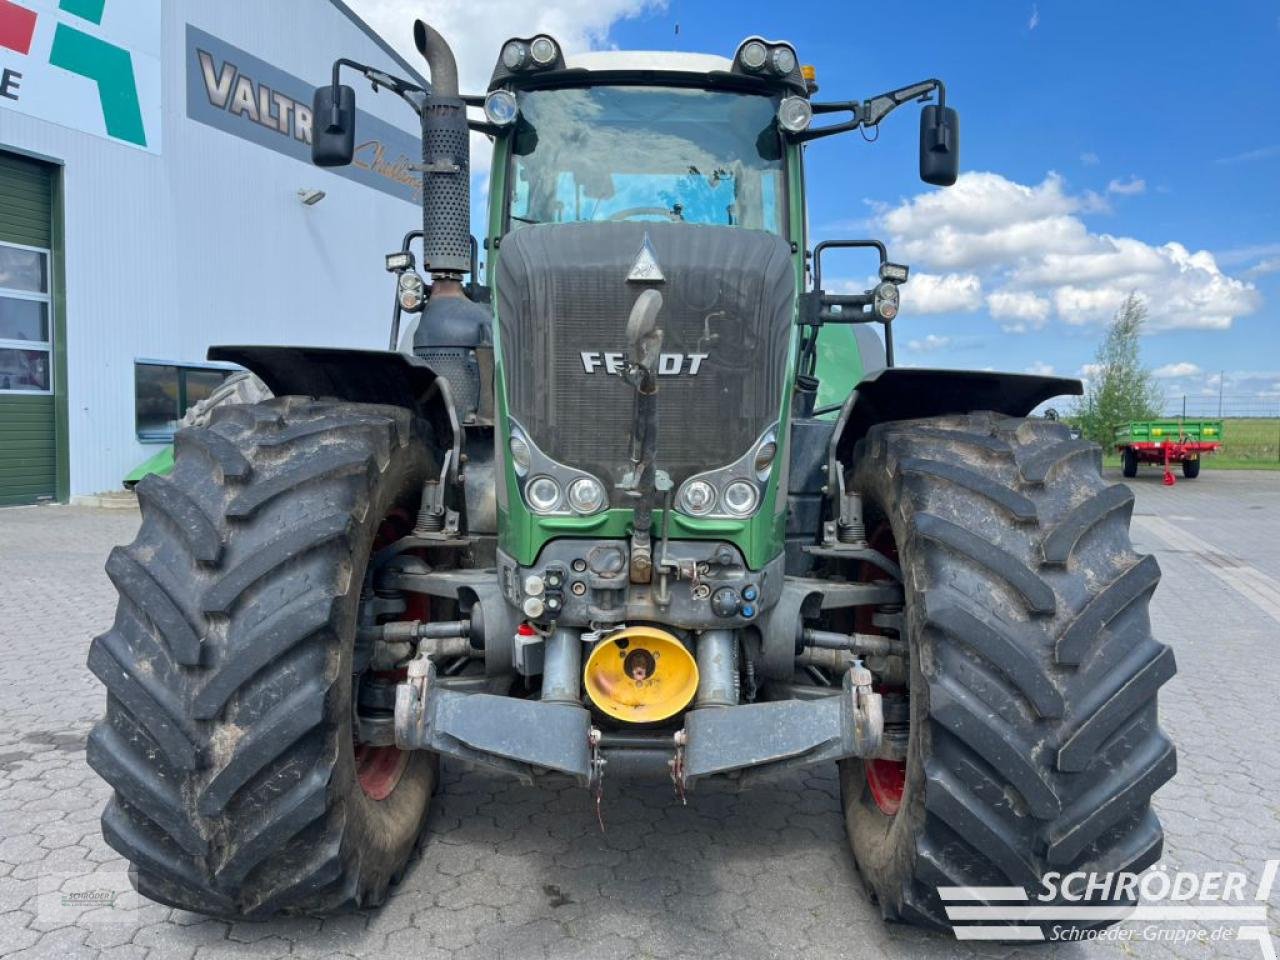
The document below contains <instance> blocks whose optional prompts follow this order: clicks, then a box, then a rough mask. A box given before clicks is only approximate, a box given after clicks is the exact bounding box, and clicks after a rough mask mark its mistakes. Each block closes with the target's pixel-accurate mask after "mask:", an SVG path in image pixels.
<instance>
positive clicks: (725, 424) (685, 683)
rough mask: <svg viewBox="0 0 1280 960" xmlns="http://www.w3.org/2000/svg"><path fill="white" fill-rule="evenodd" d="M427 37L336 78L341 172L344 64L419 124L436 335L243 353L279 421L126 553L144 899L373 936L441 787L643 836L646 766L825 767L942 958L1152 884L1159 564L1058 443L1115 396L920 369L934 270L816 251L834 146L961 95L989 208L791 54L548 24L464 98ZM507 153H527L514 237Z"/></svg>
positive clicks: (130, 838) (729, 773)
mask: <svg viewBox="0 0 1280 960" xmlns="http://www.w3.org/2000/svg"><path fill="white" fill-rule="evenodd" d="M414 34H415V39H416V44H417V48H418V50H419V51H420V52H421V53H422V55H423V57H424V59H425V62H426V65H427V67H428V70H427V73H428V74H429V79H430V82H429V86H428V87H424V86H422V85H421V84H415V83H411V82H408V81H406V80H403V79H400V78H397V77H393V76H389V75H387V74H386V73H383V72H380V71H377V70H375V69H373V68H371V67H368V66H364V65H361V64H358V63H354V62H352V61H349V60H340V61H338V62H337V63H336V64H335V65H334V69H333V82H332V84H331V85H330V84H325V85H323V86H321V87H320V88H319V90H318V91H317V93H316V97H315V105H314V106H315V110H314V115H315V133H314V138H313V144H312V148H313V159H314V161H315V162H316V163H317V164H319V165H321V166H325V167H332V166H337V165H341V164H345V163H349V162H350V161H351V159H352V155H353V148H354V144H355V143H356V137H357V134H356V130H355V126H356V116H357V114H356V109H355V94H354V92H353V89H352V88H351V87H350V86H347V85H343V84H342V83H341V82H340V81H341V79H342V77H341V74H342V73H343V72H344V71H345V72H347V73H348V74H352V75H359V76H363V77H364V78H365V79H366V80H368V81H370V82H372V84H373V87H374V90H375V91H377V90H385V91H390V92H391V93H393V94H395V95H398V96H399V97H400V98H401V99H403V100H404V101H405V102H406V103H407V104H408V105H409V107H410V108H412V109H413V110H415V111H416V112H417V114H418V115H419V116H420V117H421V123H422V162H421V164H420V165H417V164H415V166H414V172H415V174H417V175H420V176H421V181H422V208H423V222H422V231H421V239H422V262H421V264H417V263H415V257H414V255H413V253H411V252H410V251H409V243H408V241H406V244H405V245H404V248H403V249H401V250H400V251H398V252H396V253H393V254H391V255H390V256H389V257H388V259H387V268H388V270H390V271H392V272H393V273H394V275H395V277H396V280H395V282H396V286H397V301H398V303H397V310H396V317H395V324H394V325H395V326H396V327H399V326H400V320H401V318H402V316H407V317H411V318H413V320H415V321H416V325H413V329H412V330H411V331H410V330H408V329H407V328H408V327H409V326H410V325H411V324H405V325H404V326H405V327H406V329H405V330H403V331H401V330H399V329H395V330H393V331H392V333H391V341H390V347H391V349H389V350H386V351H360V350H345V349H326V348H322V347H311V346H303V347H284V346H222V347H215V348H213V349H211V350H210V353H209V356H210V357H211V358H214V359H217V360H223V361H233V362H235V363H238V364H240V365H242V366H243V367H245V368H246V369H248V370H251V371H253V372H254V373H255V374H257V375H258V376H259V377H261V379H262V380H263V381H265V383H266V385H267V386H268V387H269V388H270V389H271V391H272V393H273V394H274V397H273V398H271V399H268V400H266V401H264V402H261V403H256V404H239V405H229V406H225V407H222V408H220V409H218V410H216V411H215V412H214V413H213V415H212V417H211V419H210V422H209V423H208V424H207V425H204V426H198V427H193V428H190V429H186V430H182V431H181V432H179V433H178V435H177V439H176V466H175V469H174V471H173V473H172V475H171V476H170V477H169V478H161V477H156V476H150V477H147V478H146V479H145V480H143V481H142V482H140V483H139V484H138V486H137V494H138V499H139V501H140V503H141V507H142V525H141V529H140V532H139V533H138V536H137V539H136V540H134V542H133V543H132V544H130V545H129V546H126V547H120V548H117V549H116V550H115V551H113V552H112V554H111V555H110V558H109V559H108V561H107V572H108V574H109V575H110V577H111V579H112V581H113V582H114V584H115V585H116V587H117V588H118V590H119V593H120V604H119V608H118V610H117V613H116V618H115V621H114V624H113V625H112V627H111V629H110V630H108V631H107V632H106V633H104V634H103V635H102V636H100V637H98V638H97V639H96V640H95V641H94V643H93V646H92V652H91V654H90V659H89V665H90V667H91V669H92V670H93V672H94V673H95V674H96V675H97V676H98V677H99V679H100V680H101V681H102V682H103V683H104V684H105V685H106V688H107V693H108V697H107V713H106V719H105V720H103V721H102V722H101V723H99V724H98V725H97V727H96V728H95V729H94V731H93V733H92V736H91V737H90V740H89V747H88V757H89V762H90V763H91V764H92V765H93V767H94V769H96V770H97V771H98V772H99V773H100V774H101V775H102V776H103V777H105V778H106V780H107V781H109V782H110V784H111V785H112V787H114V795H113V797H112V799H111V801H110V802H109V803H108V804H107V807H106V809H105V812H104V813H103V817H102V826H103V832H104V834H105V836H106V839H107V841H108V842H109V843H110V844H111V846H113V847H114V848H115V849H116V850H118V851H119V852H120V853H121V854H123V855H124V856H125V857H126V858H128V860H129V861H131V862H132V865H133V868H132V876H133V879H134V883H135V884H136V886H137V888H138V890H140V891H141V892H142V893H143V894H145V895H146V896H148V897H150V898H152V899H153V900H157V901H160V902H162V903H166V904H172V905H175V906H178V907H182V908H185V909H189V910H195V911H199V912H202V913H208V914H214V915H227V916H251V917H258V916H265V915H270V914H273V913H277V912H282V911H283V912H321V911H330V910H335V909H339V908H343V907H349V906H356V905H358V906H371V905H376V904H378V903H379V902H381V901H382V900H383V899H384V898H385V897H386V895H387V892H388V888H389V887H390V886H391V885H392V884H393V883H395V882H396V880H397V878H398V877H399V876H400V874H401V873H402V871H403V870H404V869H405V867H406V863H407V861H408V860H409V857H410V855H411V853H412V852H413V850H414V848H415V844H416V842H417V841H418V840H419V835H420V833H422V832H423V830H424V823H425V821H426V815H427V809H428V804H429V802H430V799H431V796H432V793H433V790H434V788H435V785H436V782H437V770H438V763H439V758H440V757H442V756H443V757H448V758H450V759H451V760H455V761H463V762H465V764H467V765H477V766H480V767H487V768H490V769H492V770H496V771H500V772H501V773H503V774H509V775H511V776H514V777H519V778H523V779H525V780H526V781H539V780H541V779H542V778H552V779H554V778H563V777H566V776H567V777H569V778H573V779H574V780H576V782H577V783H579V784H581V786H582V787H583V792H582V794H581V797H582V800H581V806H575V805H573V804H572V803H570V802H566V804H565V807H564V809H563V811H562V813H563V815H564V816H565V817H583V816H589V817H591V818H592V819H593V820H594V818H595V817H596V816H597V814H599V816H600V818H601V821H602V824H603V825H604V826H606V827H607V828H608V829H610V830H623V831H625V830H626V829H627V824H626V823H625V822H615V823H609V819H610V816H609V799H610V796H611V795H613V796H617V795H618V794H619V793H621V792H624V791H627V790H632V789H636V788H637V787H636V784H637V782H643V778H645V777H650V778H658V779H659V780H661V781H662V782H664V783H665V782H670V784H671V786H672V802H673V803H680V802H682V801H685V802H689V803H693V804H696V803H697V793H696V792H693V793H692V794H691V795H690V796H689V797H688V799H687V801H686V799H685V798H686V794H689V793H690V792H691V791H695V790H696V787H697V786H698V785H699V783H701V782H702V781H704V780H705V779H707V778H711V777H719V778H729V779H731V780H734V781H737V782H738V783H740V784H742V785H746V784H749V783H750V782H751V781H754V780H756V779H758V778H761V777H767V776H772V775H774V774H776V773H778V772H779V771H791V770H794V769H796V768H798V767H801V766H804V765H810V764H829V763H833V762H834V763H835V764H837V765H838V769H839V777H840V785H841V790H842V796H843V808H844V816H845V821H846V824H847V828H848V835H849V841H850V844H851V846H852V849H853V856H854V857H855V859H856V862H857V865H858V868H859V870H860V872H861V874H862V877H863V878H864V880H865V884H866V886H867V888H868V891H869V892H870V894H871V896H872V897H873V898H874V900H875V901H876V902H877V903H878V905H879V909H880V911H881V912H882V913H883V915H884V916H885V917H886V918H888V919H895V920H902V921H907V922H911V923H918V924H923V925H929V926H934V927H946V926H948V920H947V913H946V909H945V907H944V905H943V902H942V900H941V899H940V896H939V893H938V888H939V887H940V886H942V887H965V888H975V889H973V890H971V891H970V894H971V895H972V896H973V897H974V898H977V899H976V900H975V905H980V903H981V898H982V897H984V896H988V895H989V893H987V892H984V890H983V889H982V888H990V887H996V886H1004V887H1007V886H1030V887H1031V888H1032V889H1033V890H1038V889H1039V888H1040V883H1041V877H1042V875H1044V874H1045V873H1047V872H1050V871H1057V872H1059V873H1061V874H1063V875H1065V874H1068V873H1070V872H1073V871H1089V870H1097V871H1104V872H1107V873H1113V872H1116V871H1129V870H1134V871H1136V870H1140V869H1142V868H1145V867H1146V866H1147V865H1149V864H1151V863H1153V861H1154V860H1155V859H1156V858H1157V857H1158V856H1159V854H1160V850H1161V844H1162V834H1161V828H1160V825H1159V823H1158V821H1157V819H1156V816H1155V814H1154V813H1153V811H1152V808H1151V804H1150V798H1151V795H1152V793H1153V791H1154V790H1155V789H1156V788H1157V787H1158V786H1160V785H1161V784H1162V783H1163V782H1165V781H1166V780H1168V779H1169V777H1170V776H1171V775H1172V774H1173V772H1174V766H1175V759H1174V750H1173V747H1172V745H1171V744H1170V742H1169V740H1168V739H1167V738H1166V737H1165V735H1164V733H1163V732H1162V731H1161V730H1160V727H1159V726H1158V723H1157V717H1156V694H1157V689H1158V688H1159V687H1160V685H1161V684H1162V683H1164V682H1165V681H1166V680H1168V679H1169V678H1170V676H1171V675H1172V674H1173V672H1174V661H1173V655H1172V653H1171V651H1170V650H1169V649H1168V648H1166V647H1165V646H1163V645H1162V644H1160V643H1158V642H1157V641H1156V640H1155V639H1153V637H1152V634H1151V628H1150V623H1149V619H1148V610H1147V607H1148V602H1149V599H1150V596H1151V593H1152V590H1153V589H1154V588H1155V586H1156V582H1157V580H1158V579H1159V570H1158V568H1157V566H1156V562H1155V560H1154V559H1153V558H1151V557H1149V556H1147V557H1142V556H1139V555H1138V554H1136V553H1135V552H1134V550H1133V547H1132V545H1131V544H1130V541H1129V535H1128V524H1129V518H1130V514H1131V512H1132V508H1133V497H1132V495H1131V494H1130V492H1129V491H1128V490H1127V489H1126V488H1125V487H1124V486H1119V485H1109V484H1107V483H1106V482H1104V481H1103V479H1102V477H1101V474H1100V457H1099V450H1098V448H1097V447H1096V446H1094V445H1093V444H1091V443H1087V442H1084V441H1082V440H1078V439H1072V438H1071V437H1070V435H1069V433H1068V430H1067V428H1066V426H1064V425H1062V424H1058V423H1054V422H1052V421H1050V420H1047V419H1044V418H1041V417H1033V416H1030V414H1031V412H1032V411H1033V410H1034V409H1035V408H1036V407H1037V406H1038V405H1039V404H1041V403H1042V402H1044V401H1045V400H1047V399H1048V398H1050V397H1053V396H1055V395H1060V394H1078V393H1080V384H1079V383H1078V382H1077V381H1074V380H1064V379H1056V378H1050V377H1039V376H1024V375H1014V374H1000V373H990V372H976V371H975V372H966V371H953V370H926V369H914V368H912V369H908V368H902V367H895V366H894V365H893V351H892V343H893V328H892V321H893V319H894V317H895V316H896V315H897V313H898V310H899V306H900V293H899V288H900V287H901V286H902V285H903V284H904V283H905V282H906V281H907V279H908V268H907V266H904V265H900V264H896V263H894V262H893V261H892V260H891V259H890V258H889V256H888V255H887V252H886V250H885V248H884V246H883V245H882V244H880V243H878V242H876V241H871V240H854V241H827V242H824V243H820V244H817V245H816V246H815V247H813V248H812V249H810V247H809V238H808V234H807V227H806V223H807V221H806V214H805V181H804V173H803V159H804V153H805V149H806V147H807V145H809V144H811V143H813V142H814V141H817V140H820V139H823V138H826V137H831V136H834V135H836V134H840V133H844V132H847V131H853V130H862V131H864V132H866V133H870V132H872V131H874V130H875V129H876V128H877V127H878V125H879V124H880V123H881V122H882V121H883V120H884V119H885V117H886V115H888V114H889V113H890V112H891V111H893V110H894V109H895V108H897V107H899V106H901V105H904V104H906V103H910V102H915V101H926V100H927V101H929V102H927V103H925V105H924V106H923V107H922V108H921V109H922V113H921V120H920V149H919V164H920V175H921V177H922V178H923V180H924V181H926V182H927V183H930V184H934V185H940V186H946V185H950V184H952V183H954V181H955V179H956V177H957V170H958V149H959V124H958V120H957V116H956V113H955V111H954V110H953V109H952V108H951V107H949V106H947V105H946V102H945V92H944V88H943V85H942V83H941V82H939V81H937V80H927V81H924V82H921V83H915V84H912V85H910V86H907V87H903V88H901V89H898V90H894V91H892V92H890V93H886V94H883V95H880V96H874V97H871V98H869V99H866V100H854V101H840V102H825V101H821V100H817V99H815V94H816V91H817V84H816V82H815V74H814V72H813V70H812V69H811V68H810V67H807V66H802V65H801V61H800V60H799V59H798V54H797V51H796V50H795V49H794V48H793V47H792V46H791V45H790V44H787V43H783V42H775V41H771V40H765V39H763V38H761V37H750V38H748V39H747V40H745V41H744V42H743V43H742V44H740V45H739V46H738V47H737V48H736V50H734V51H733V53H732V56H730V57H728V58H725V57H721V56H709V55H694V54H688V53H632V52H602V53H588V54H581V55H569V54H566V53H565V51H564V50H563V49H562V47H561V46H560V45H559V44H558V43H557V41H556V40H555V38H554V37H551V36H546V35H539V36H534V37H528V38H516V39H512V40H510V41H509V42H507V43H506V44H505V45H503V47H502V48H501V51H500V53H499V56H498V62H497V64H496V66H495V68H494V71H493V76H492V79H491V81H490V83H489V88H488V90H487V92H486V94H485V95H474V96H471V95H460V94H459V91H458V81H457V70H456V64H455V61H454V57H453V54H452V53H451V52H450V50H449V47H448V45H447V44H446V42H445V41H444V40H443V39H442V38H441V37H440V36H439V34H438V33H436V32H435V31H434V30H433V29H432V28H430V27H429V26H427V25H426V24H424V23H422V22H418V23H417V24H416V25H415V28H414ZM469 111H471V114H470V116H469ZM831 115H834V116H831ZM818 121H821V122H818ZM469 131H479V132H480V133H483V134H485V135H487V136H488V137H489V138H490V139H491V140H492V142H493V163H492V167H491V174H490V182H491V194H490V197H489V215H488V221H487V223H486V225H485V227H484V229H483V230H482V231H478V232H479V233H481V234H482V236H481V237H480V240H479V242H478V243H477V242H475V241H473V239H472V236H471V227H470V222H469V221H470V218H469V209H470V196H469V185H470V182H471V176H470V171H469V164H468V145H469ZM843 247H854V248H855V249H854V251H853V252H842V253H841V256H843V257H845V258H857V257H865V258H866V259H867V262H868V264H870V263H871V261H872V259H873V257H874V258H878V261H879V272H878V278H875V279H873V281H871V282H870V286H871V289H869V290H867V291H866V292H862V293H858V292H849V291H848V288H841V292H830V291H828V290H827V289H825V288H824V285H823V266H824V264H823V258H824V255H827V256H828V259H829V253H830V251H831V250H832V249H833V248H843ZM477 248H479V250H482V251H483V254H482V255H483V257H484V260H485V264H484V270H483V271H480V270H479V269H478V267H477V265H476V263H475V260H476V259H477V256H478V255H479V250H478V249H477ZM826 266H827V267H828V271H827V273H828V277H829V276H830V273H831V270H830V266H831V265H830V264H829V263H828V264H827V265H826ZM867 272H868V273H870V270H869V269H868V271H867ZM783 782H784V783H787V782H794V781H787V780H783ZM572 795H573V794H572V793H570V794H568V796H572ZM1132 890H1133V885H1132V884H1130V885H1129V886H1128V887H1127V888H1126V887H1125V886H1124V885H1122V884H1117V885H1115V886H1114V887H1112V888H1108V889H1102V888H1100V886H1099V885H1090V886H1089V887H1088V889H1087V890H1086V889H1081V890H1068V891H1067V892H1068V893H1069V894H1070V895H1073V896H1078V897H1080V898H1081V899H1080V900H1075V901H1073V903H1074V904H1075V905H1077V906H1079V905H1080V904H1081V903H1092V904H1095V905H1106V906H1111V907H1123V906H1125V905H1126V904H1128V903H1131V902H1132V895H1131V891H1132ZM997 893H998V891H997ZM1118 912H1119V911H1113V914H1116V913H1118ZM1110 915H1111V914H1107V916H1110ZM1099 916H1102V915H1101V914H1100V915H1099ZM1028 922H1031V923H1035V922H1037V921H1028ZM1081 922H1082V923H1083V924H1085V925H1089V924H1099V923H1105V922H1108V921H1107V920H1106V919H1101V920H1089V921H1081Z"/></svg>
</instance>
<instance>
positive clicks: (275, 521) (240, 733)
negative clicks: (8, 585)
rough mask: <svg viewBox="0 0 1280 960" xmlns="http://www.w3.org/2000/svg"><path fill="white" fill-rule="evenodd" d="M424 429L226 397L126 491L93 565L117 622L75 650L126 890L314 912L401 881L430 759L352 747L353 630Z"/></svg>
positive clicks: (416, 467) (341, 407)
mask: <svg viewBox="0 0 1280 960" xmlns="http://www.w3.org/2000/svg"><path fill="white" fill-rule="evenodd" d="M425 429H426V428H425V427H423V426H421V425H420V423H419V421H417V420H416V419H414V418H412V417H411V416H410V415H409V413H408V412H407V411H405V410H401V409H399V408H395V407H383V406H371V405H363V404H352V403H339V402H324V401H313V400H310V399H305V398H300V397H284V398H277V399H273V400H269V401H267V402H264V403H259V404H253V405H231V406H226V407H222V408H219V409H216V410H215V411H214V412H213V414H212V417H211V418H210V422H209V424H208V426H204V427H195V428H191V429H187V430H183V431H180V432H179V433H178V435H177V438H176V451H177V456H176V465H175V468H174V471H173V474H172V476H171V477H169V478H167V479H166V478H161V477H157V476H149V477H146V478H145V479H144V480H143V481H142V482H140V483H139V484H138V487H137V491H138V499H139V502H140V504H141V507H142V526H141V529H140V531H139V533H138V536H137V539H135V540H134V542H133V543H131V544H130V545H128V546H126V547H117V548H116V549H115V550H114V551H113V552H112V553H111V556H110V558H109V559H108V561H107V574H108V575H109V576H110V578H111V580H112V581H113V582H114V584H115V586H116V588H117V589H118V591H119V593H120V603H119V607H118V608H117V611H116V617H115V622H114V625H113V626H112V628H111V629H110V630H109V631H107V632H106V633H105V634H103V635H102V636H100V637H97V638H96V639H95V640H94V641H93V644H92V646H91V648H90V653H89V667H90V669H91V670H92V671H93V672H94V673H95V674H96V675H97V676H98V678H99V679H100V680H101V681H102V682H103V683H104V684H105V686H106V688H107V711H106V717H105V719H104V720H102V721H101V722H99V723H98V725H97V726H96V727H95V728H94V730H93V732H92V734H91V735H90V737H89V743H88V760H89V763H90V765H91V766H92V767H93V768H94V769H95V770H96V771H97V772H98V773H99V774H100V775H101V776H102V777H103V778H104V779H106V780H107V781H108V782H109V783H110V784H111V786H112V787H113V788H114V790H115V792H114V795H113V796H112V798H111V800H110V801H109V802H108V804H107V806H106V809H105V811H104V812H103V815H102V830H103V835H104V837H105V838H106V840H107V842H108V843H109V844H110V845H111V846H112V847H113V848H115V850H117V851H118V852H119V853H120V854H122V855H123V856H124V857H125V858H126V859H128V860H129V861H130V863H131V864H132V868H131V871H130V874H131V877H132V879H133V882H134V884H135V886H136V887H137V888H138V890H139V892H141V893H143V894H144V895H146V896H148V897H150V898H151V899H153V900H158V901H160V902H161V903H166V904H170V905H172V906H176V907H181V908H183V909H187V910H194V911H197V912H200V913H209V914H215V915H225V916H251V917H259V916H266V915H269V914H273V913H277V912H304V911H306V912H311V911H329V910H333V909H337V908H341V907H345V906H357V905H366V904H373V903H377V902H379V901H381V900H382V899H383V897H385V895H386V892H387V888H388V886H389V885H390V884H391V883H392V882H393V878H394V877H395V876H396V875H397V873H398V872H399V871H401V870H402V869H403V867H404V864H405V863H406V861H407V859H408V857H409V855H410V853H411V852H412V850H413V847H414V843H415V840H416V839H417V837H418V834H419V831H420V828H421V825H422V823H423V819H424V816H425V814H426V810H427V804H428V801H429V800H430V797H431V792H432V787H433V785H434V781H435V757H434V756H433V755H431V754H427V753H421V752H416V753H400V752H399V751H396V750H395V748H394V747H365V746H362V745H358V744H357V743H355V741H354V737H353V732H354V731H355V730H356V729H357V725H356V724H355V723H354V707H353V703H354V700H355V691H356V690H357V689H358V687H359V685H360V684H361V683H362V682H363V681H364V679H366V678H367V676H368V675H367V674H366V673H361V672H360V669H359V667H358V665H357V663H356V662H355V659H354V654H355V651H354V648H355V642H354V637H355V625H356V618H357V613H358V610H359V608H360V604H361V602H362V585H363V582H364V574H365V569H366V566H367V563H368V559H369V556H370V552H371V550H372V549H373V548H374V546H375V544H376V540H375V538H376V537H377V536H378V535H379V528H380V527H381V528H384V531H383V535H384V536H385V526H384V525H385V523H386V522H388V518H390V522H403V521H404V519H405V518H408V520H407V522H408V524H409V525H410V526H412V518H413V517H414V516H415V514H414V511H415V510H416V507H417V503H418V500H419V498H420V494H421V489H422V483H423V480H424V479H425V478H426V477H427V476H428V472H429V471H430V470H431V469H433V460H434V455H433V452H432V448H433V445H432V442H431V438H430V437H429V436H425V435H424V434H423V433H422V431H423V430H425ZM369 593H371V591H369Z"/></svg>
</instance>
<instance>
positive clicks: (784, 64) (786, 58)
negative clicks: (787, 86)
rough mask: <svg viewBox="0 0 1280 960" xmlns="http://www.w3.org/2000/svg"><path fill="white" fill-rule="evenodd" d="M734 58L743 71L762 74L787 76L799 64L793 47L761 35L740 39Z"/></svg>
mask: <svg viewBox="0 0 1280 960" xmlns="http://www.w3.org/2000/svg"><path fill="white" fill-rule="evenodd" d="M734 59H735V60H736V61H737V64H738V66H739V68H741V69H742V70H743V71H744V72H746V73H754V74H757V75H763V76H769V75H772V76H775V77H789V76H791V74H793V73H795V72H796V69H797V68H798V66H799V61H798V60H797V59H796V51H795V47H793V46H791V44H789V43H774V42H772V41H770V40H765V39H764V38H762V37H748V38H747V39H746V40H744V41H742V45H741V46H740V47H738V54H737V56H736V57H735V58H734Z"/></svg>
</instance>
